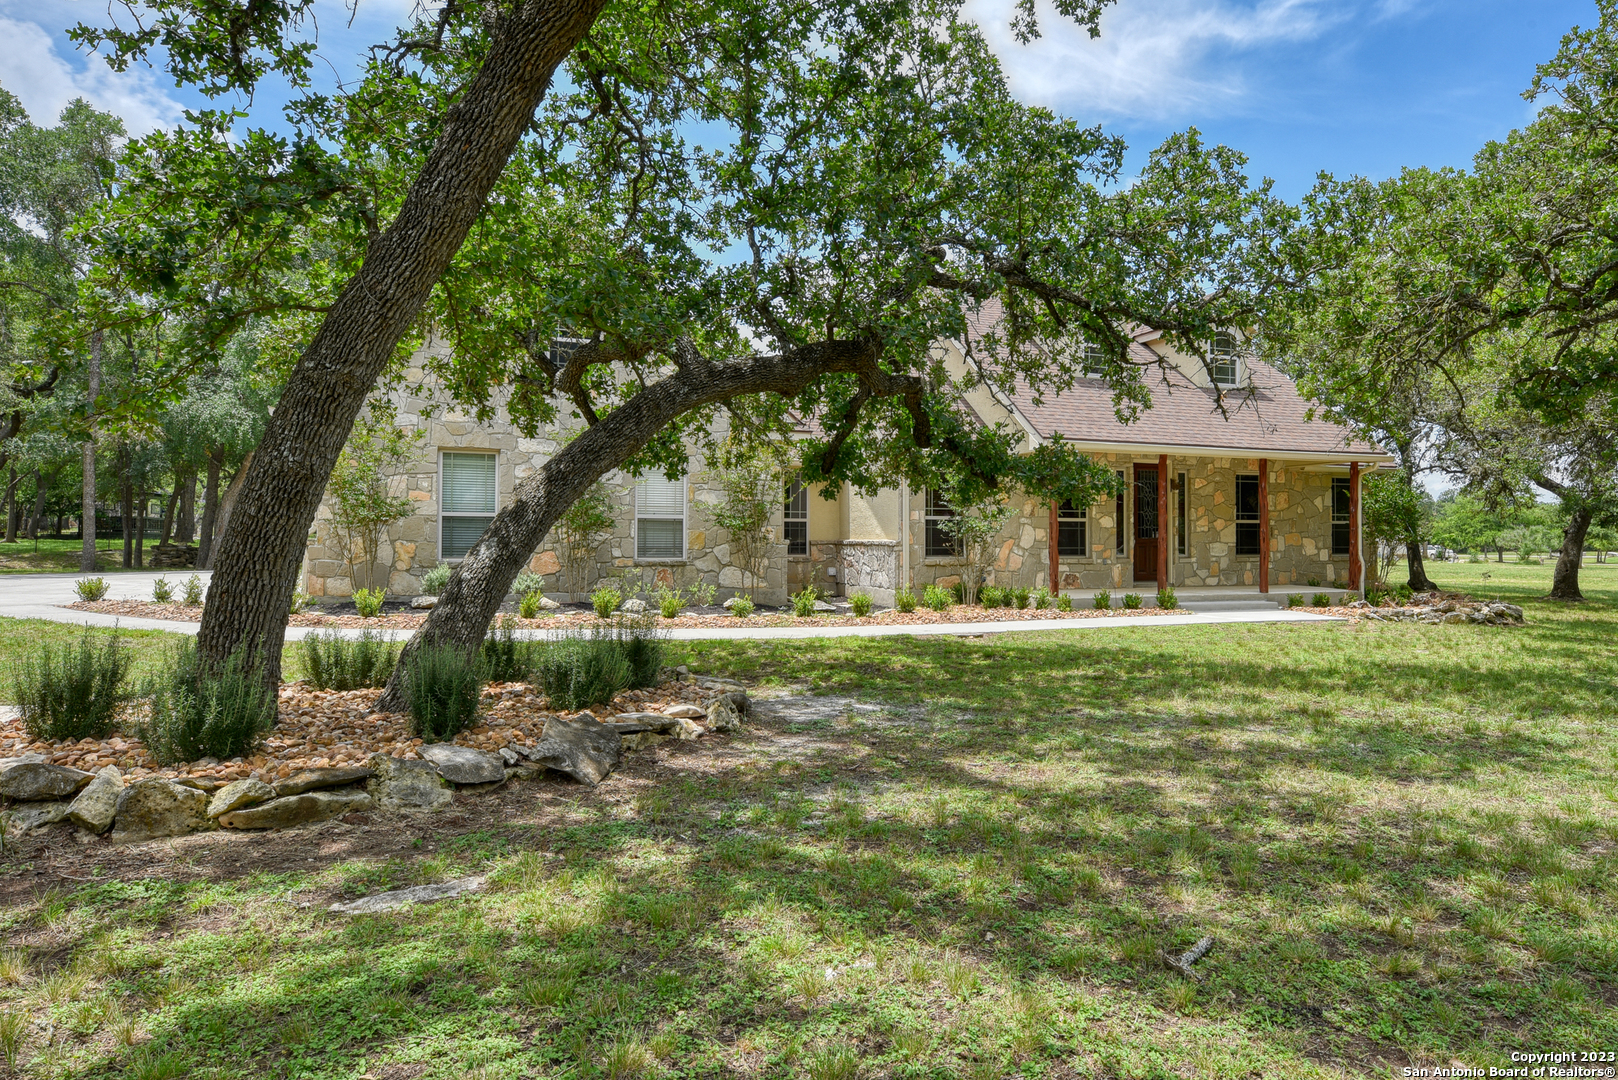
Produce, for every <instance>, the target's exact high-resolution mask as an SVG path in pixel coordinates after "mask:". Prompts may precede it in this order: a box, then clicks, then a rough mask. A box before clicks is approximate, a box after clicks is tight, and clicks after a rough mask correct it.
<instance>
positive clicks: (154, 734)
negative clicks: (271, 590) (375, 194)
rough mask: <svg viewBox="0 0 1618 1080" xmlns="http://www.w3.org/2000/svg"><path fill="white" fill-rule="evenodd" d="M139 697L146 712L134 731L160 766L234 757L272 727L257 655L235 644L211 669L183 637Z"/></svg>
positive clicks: (272, 710)
mask: <svg viewBox="0 0 1618 1080" xmlns="http://www.w3.org/2000/svg"><path fill="white" fill-rule="evenodd" d="M144 696H145V697H146V698H147V699H148V701H149V702H150V712H149V713H148V715H147V718H146V722H145V723H143V724H140V725H139V726H138V727H137V734H138V735H139V737H140V739H141V741H142V742H144V743H145V744H146V749H147V750H148V751H149V752H150V753H151V755H152V756H153V757H155V758H156V759H157V760H158V761H160V762H162V763H163V764H165V765H173V764H177V763H179V762H182V761H196V760H198V759H200V758H205V757H211V758H218V759H219V760H221V761H224V760H226V759H229V758H233V757H240V756H241V755H243V754H246V753H248V752H249V751H250V750H252V749H253V747H254V746H256V745H257V744H258V741H259V739H260V738H261V737H262V736H263V734H264V733H265V732H266V731H268V730H270V728H272V727H274V726H275V714H276V698H275V692H274V691H273V690H272V689H270V688H269V687H268V686H266V685H265V683H264V677H263V674H262V673H261V672H260V670H259V666H258V663H257V656H256V655H253V654H249V653H247V652H246V651H245V650H241V649H238V650H237V651H236V652H234V653H232V654H231V655H230V658H229V659H228V660H226V661H225V664H224V666H223V667H222V668H219V669H218V670H212V669H210V668H209V666H208V665H206V664H205V663H203V662H202V658H201V657H200V656H199V655H198V653H197V643H196V642H195V641H194V640H193V639H191V638H185V639H184V640H183V641H181V642H180V643H179V645H178V646H177V647H176V648H175V650H174V652H173V654H172V656H171V658H170V661H169V663H168V665H167V667H166V668H165V669H164V670H163V671H161V672H160V673H159V674H158V675H157V676H156V677H155V678H154V679H152V680H151V681H150V682H149V683H148V684H147V687H146V690H145V695H144Z"/></svg>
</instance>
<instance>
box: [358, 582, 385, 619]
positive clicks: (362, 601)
mask: <svg viewBox="0 0 1618 1080" xmlns="http://www.w3.org/2000/svg"><path fill="white" fill-rule="evenodd" d="M386 596H387V594H386V593H384V592H383V591H382V590H381V589H355V590H354V610H355V611H357V612H359V613H360V618H362V619H374V618H376V617H377V616H378V615H380V614H381V613H382V600H383V599H384V598H385V597H386Z"/></svg>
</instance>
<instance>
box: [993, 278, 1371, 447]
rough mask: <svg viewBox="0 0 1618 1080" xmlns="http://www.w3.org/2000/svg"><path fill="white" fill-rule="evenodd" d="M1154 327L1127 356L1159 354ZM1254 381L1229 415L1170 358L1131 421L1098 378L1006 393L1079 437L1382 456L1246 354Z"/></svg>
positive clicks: (1040, 428) (1041, 419)
mask: <svg viewBox="0 0 1618 1080" xmlns="http://www.w3.org/2000/svg"><path fill="white" fill-rule="evenodd" d="M985 308H986V310H984V312H983V313H982V314H981V315H980V316H979V317H978V318H977V319H974V320H972V321H973V322H974V323H975V324H976V325H975V326H974V327H973V329H974V331H977V330H979V329H980V328H986V326H985V324H986V323H988V322H991V321H993V319H994V316H995V315H997V314H998V312H996V311H994V310H992V309H989V308H988V306H987V305H985ZM1150 337H1151V335H1149V334H1142V335H1137V337H1136V341H1135V342H1134V343H1133V344H1132V345H1131V346H1130V349H1129V352H1130V357H1131V359H1133V360H1135V361H1138V362H1141V363H1145V364H1156V363H1157V362H1158V359H1159V357H1158V354H1157V353H1155V352H1154V351H1153V350H1152V349H1151V348H1150V347H1149V346H1147V345H1146V344H1144V343H1143V340H1142V339H1145V340H1150ZM1243 369H1244V374H1245V375H1246V376H1247V377H1248V378H1249V380H1250V383H1251V386H1250V387H1248V386H1244V387H1240V388H1236V389H1232V390H1227V391H1226V392H1225V408H1226V410H1227V413H1228V415H1221V414H1220V412H1219V408H1218V405H1217V401H1216V398H1215V395H1214V392H1213V390H1212V389H1210V388H1207V387H1201V386H1197V385H1196V384H1195V383H1193V382H1192V381H1191V380H1190V379H1188V378H1187V377H1186V376H1185V374H1184V373H1182V372H1181V371H1180V370H1179V369H1177V368H1175V367H1173V365H1172V364H1165V365H1163V366H1162V367H1153V368H1151V369H1149V371H1148V373H1147V384H1148V387H1149V389H1150V390H1151V394H1152V407H1151V408H1150V409H1143V410H1141V413H1140V416H1139V418H1138V419H1137V420H1135V421H1134V422H1133V423H1130V424H1122V423H1119V422H1118V418H1117V416H1116V415H1115V414H1114V412H1113V407H1112V388H1111V387H1110V386H1108V385H1107V383H1106V382H1105V381H1103V380H1101V379H1078V380H1076V381H1075V383H1074V385H1073V386H1071V387H1069V388H1068V389H1066V390H1064V391H1062V392H1061V393H1059V394H1054V393H1046V394H1042V395H1040V396H1041V398H1042V403H1041V404H1038V405H1036V404H1035V403H1034V398H1035V395H1034V392H1033V390H1032V389H1031V388H1030V387H1029V386H1028V385H1027V383H1025V382H1023V381H1021V380H1019V381H1018V384H1017V387H1016V390H1015V391H1014V392H1013V394H1012V395H1011V399H1012V403H1013V404H1014V405H1015V406H1016V407H1017V410H1018V411H1019V412H1020V413H1022V415H1023V418H1024V419H1026V420H1027V421H1028V422H1029V423H1030V424H1031V425H1032V426H1033V428H1034V430H1035V431H1037V432H1038V433H1039V435H1040V436H1041V437H1042V438H1047V439H1048V438H1050V437H1052V436H1053V435H1056V434H1058V433H1060V434H1061V436H1062V437H1063V438H1064V439H1067V440H1069V441H1072V442H1077V443H1081V444H1084V443H1106V444H1126V445H1127V444H1139V445H1144V446H1185V447H1205V448H1218V449H1229V450H1231V451H1235V452H1241V451H1265V450H1270V451H1278V452H1282V453H1286V452H1290V453H1308V454H1315V453H1318V454H1325V455H1336V454H1342V455H1343V459H1344V460H1349V459H1352V458H1355V457H1371V456H1381V455H1382V454H1383V451H1382V450H1381V449H1380V448H1378V447H1376V446H1374V445H1373V444H1371V443H1368V442H1365V441H1364V440H1362V439H1356V438H1354V437H1353V435H1352V434H1351V432H1350V431H1349V429H1348V428H1346V427H1344V426H1343V425H1341V424H1338V423H1336V422H1334V421H1332V420H1329V419H1326V418H1323V417H1320V416H1318V415H1317V416H1315V417H1314V418H1313V419H1311V418H1310V417H1309V415H1308V413H1309V407H1310V406H1309V402H1308V401H1307V400H1306V399H1305V398H1304V397H1303V396H1302V395H1301V394H1299V393H1298V388H1297V387H1296V386H1295V385H1294V384H1293V382H1292V380H1291V379H1289V378H1287V377H1286V376H1285V375H1283V374H1282V373H1281V372H1279V371H1277V370H1276V369H1275V368H1274V367H1272V366H1270V365H1269V364H1266V363H1264V362H1263V361H1261V360H1255V359H1246V360H1244V361H1243Z"/></svg>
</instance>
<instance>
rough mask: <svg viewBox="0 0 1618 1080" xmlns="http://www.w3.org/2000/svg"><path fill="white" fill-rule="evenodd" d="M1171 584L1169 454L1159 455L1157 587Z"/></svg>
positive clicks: (1166, 586) (1164, 587) (1161, 589)
mask: <svg viewBox="0 0 1618 1080" xmlns="http://www.w3.org/2000/svg"><path fill="white" fill-rule="evenodd" d="M1168 585H1169V456H1168V455H1167V454H1159V455H1157V588H1158V591H1159V592H1161V591H1163V590H1164V589H1166V588H1168Z"/></svg>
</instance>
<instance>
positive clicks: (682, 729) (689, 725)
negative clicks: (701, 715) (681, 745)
mask: <svg viewBox="0 0 1618 1080" xmlns="http://www.w3.org/2000/svg"><path fill="white" fill-rule="evenodd" d="M669 734H670V735H673V736H674V737H675V738H676V739H679V740H680V741H681V742H693V741H695V740H697V739H700V738H702V737H703V736H704V735H706V734H708V729H707V728H705V727H703V726H702V725H701V724H699V723H697V722H696V721H695V720H685V719H680V720H676V721H674V726H673V727H672V728H670V729H669Z"/></svg>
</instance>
